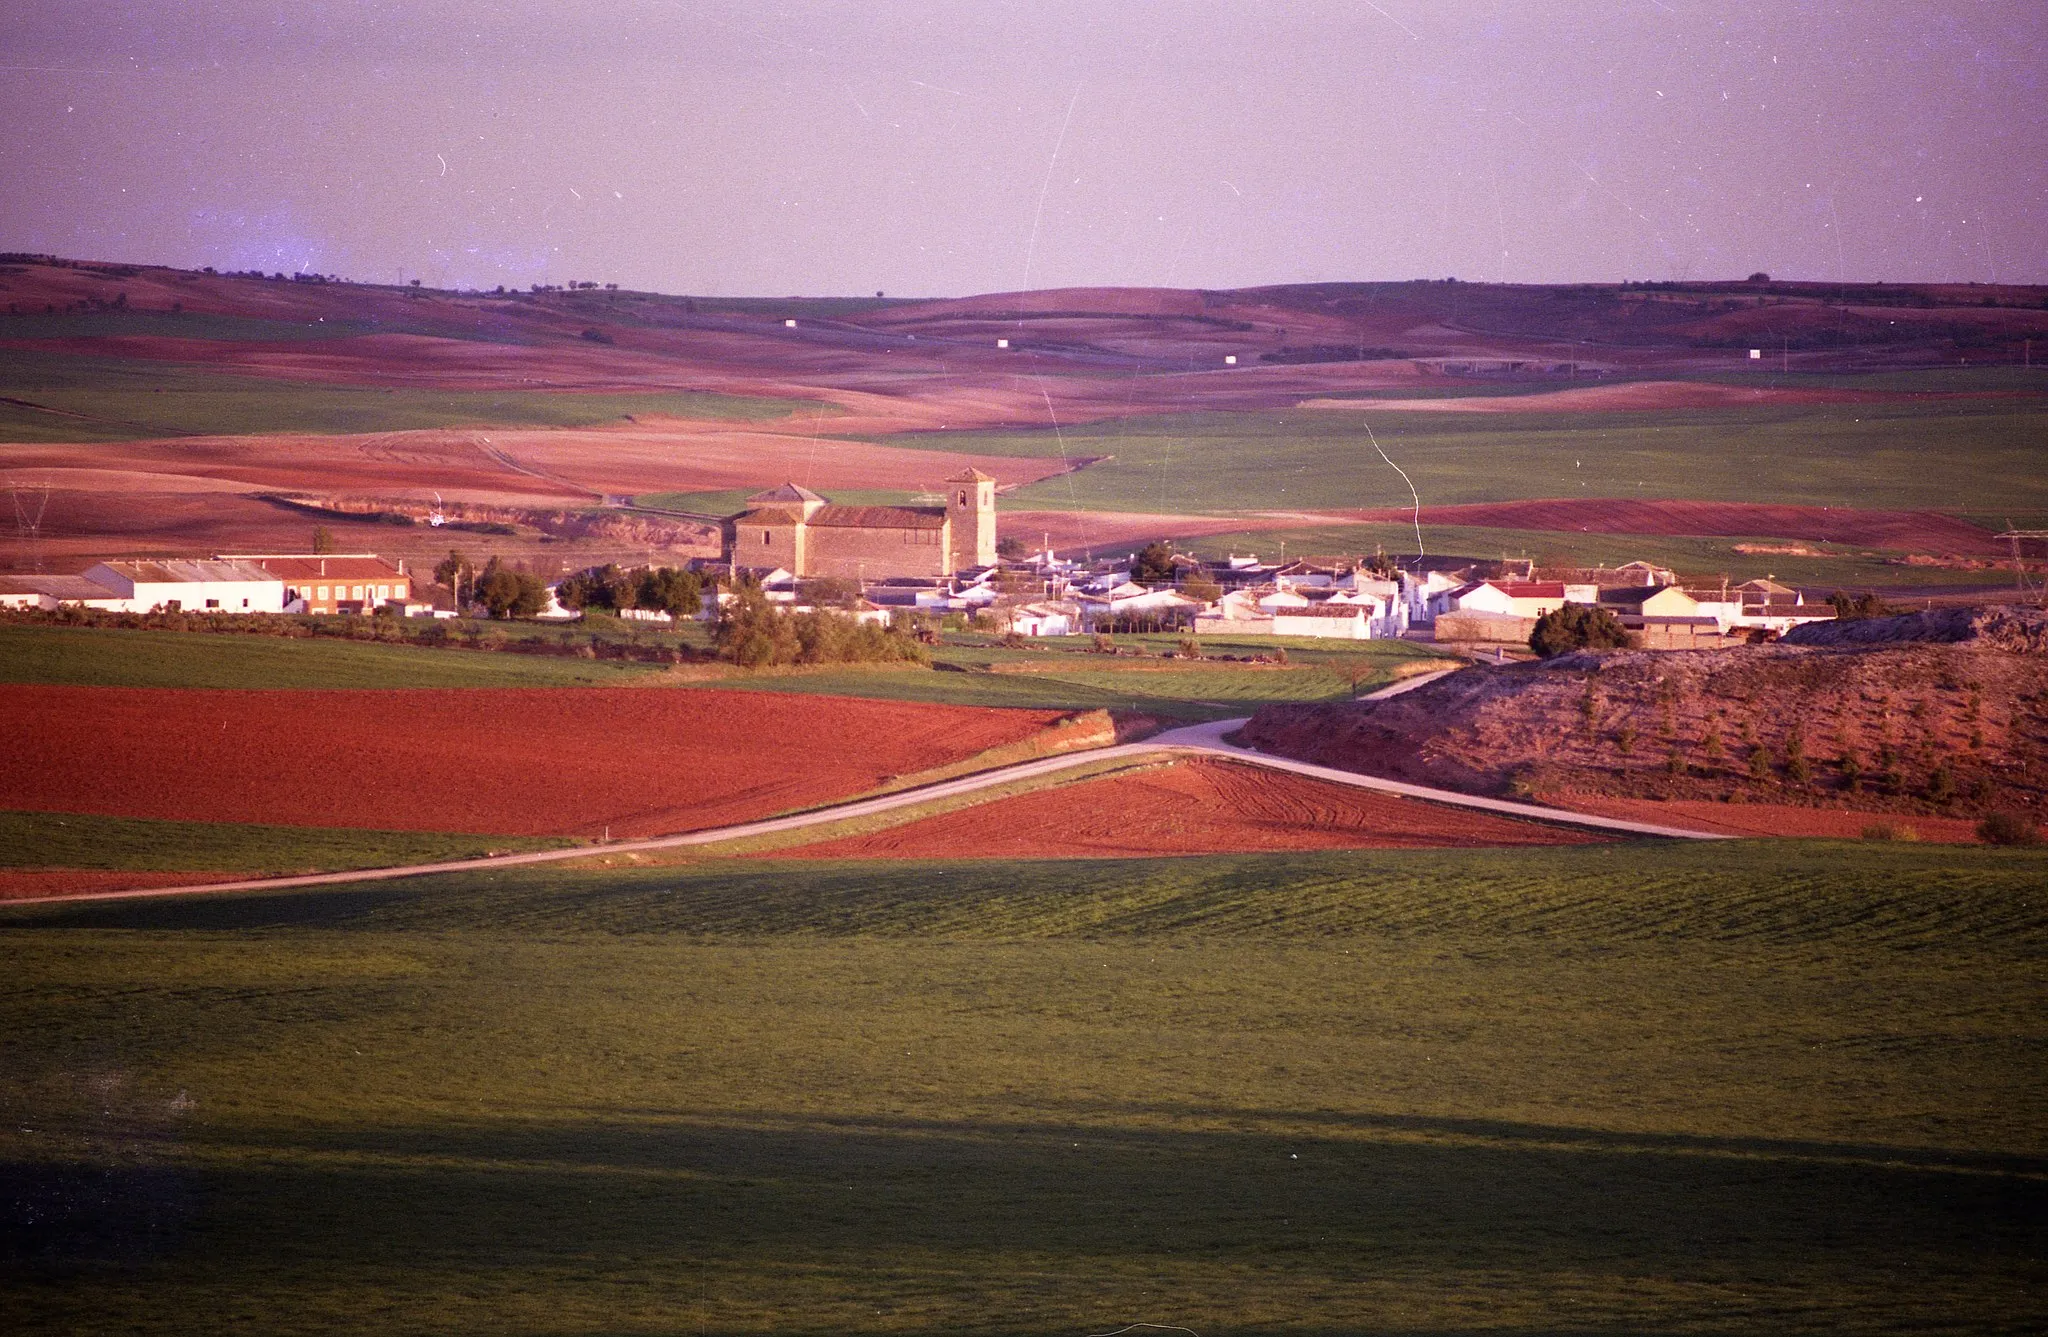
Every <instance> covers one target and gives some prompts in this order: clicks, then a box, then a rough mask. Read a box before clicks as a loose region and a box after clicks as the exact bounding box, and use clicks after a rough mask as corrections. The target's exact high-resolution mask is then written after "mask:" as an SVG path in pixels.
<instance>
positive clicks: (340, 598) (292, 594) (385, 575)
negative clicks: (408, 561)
mask: <svg viewBox="0 0 2048 1337" xmlns="http://www.w3.org/2000/svg"><path fill="white" fill-rule="evenodd" d="M222 560H224V561H234V562H246V563H248V564H249V565H251V566H255V567H259V568H261V569H262V570H263V571H264V572H266V573H267V574H268V575H269V576H271V577H272V578H274V579H277V580H281V581H283V582H284V587H285V595H284V602H285V605H286V606H287V607H288V608H290V611H292V612H294V613H368V612H372V611H374V610H375V609H377V608H379V607H382V606H383V605H384V604H387V603H393V602H397V603H405V602H407V601H408V600H410V599H411V597H412V578H411V577H410V576H408V575H406V573H405V568H404V567H403V566H393V565H392V564H391V563H390V562H387V561H385V560H384V559H383V558H382V557H379V556H377V555H376V554H375V553H369V552H347V553H236V554H233V555H232V556H229V557H225V558H223V559H222ZM293 604H300V605H303V606H302V607H290V606H291V605H293ZM271 611H273V612H275V611H277V610H275V609H273V610H271Z"/></svg>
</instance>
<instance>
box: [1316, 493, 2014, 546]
mask: <svg viewBox="0 0 2048 1337" xmlns="http://www.w3.org/2000/svg"><path fill="white" fill-rule="evenodd" d="M1342 514H1343V515H1344V517H1345V518H1346V519H1351V520H1361V521H1367V522H1371V523H1380V524H1406V523H1407V522H1408V519H1409V516H1410V514H1411V512H1409V511H1407V510H1403V509H1400V508H1383V509H1380V510H1371V511H1345V512H1342ZM1422 519H1423V522H1424V523H1425V524H1439V525H1474V526H1478V527H1481V528H1486V529H1553V530H1578V531H1580V532H1585V533H1593V534H1690V535H1699V536H1706V537H1715V536H1720V537H1737V536H1740V537H1753V538H1786V539H1803V540H1805V541H1807V542H1809V543H1856V544H1866V545H1868V546H1870V547H1873V548H1910V549H1913V550H1915V551H1918V552H1929V551H1933V552H1954V553H1974V554H1980V555H1985V554H1996V553H1999V552H2002V551H2003V549H2002V548H2000V547H1999V545H1998V543H1997V541H1996V540H1995V539H1994V538H1993V536H1992V534H1991V531H1989V530H1986V529H1979V528H1978V527H1977V526H1976V525H1973V524H1971V523H1969V522H1968V521H1966V520H1958V519H1956V518H1955V517H1954V516H1950V515H1939V514H1937V513H1935V512H1933V511H1859V510H1851V509H1848V508H1846V507H1831V506H1768V505H1760V504H1756V503H1751V502H1739V501H1635V500H1630V499H1624V498H1604V497H1603V498H1595V499H1580V498H1560V499H1556V500H1532V501H1503V502H1486V503H1481V504H1477V505H1471V506H1431V507H1426V508H1425V509H1424V510H1423V512H1422Z"/></svg>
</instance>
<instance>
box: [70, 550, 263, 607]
mask: <svg viewBox="0 0 2048 1337" xmlns="http://www.w3.org/2000/svg"><path fill="white" fill-rule="evenodd" d="M84 578H85V579H86V580H89V581H91V582H92V583H93V584H95V585H98V586H101V587H102V588H104V589H105V590H106V591H107V593H108V595H109V596H110V598H111V600H112V602H101V601H98V600H94V601H93V604H94V606H95V607H100V608H113V609H115V610H117V611H119V612H123V613H149V612H154V611H156V610H157V609H162V610H164V611H165V612H186V613H282V612H283V611H284V582H283V581H282V580H279V579H278V578H277V577H276V576H273V575H271V574H270V573H269V572H268V571H265V570H264V569H263V568H262V567H260V566H257V565H255V564H254V563H251V562H241V561H224V560H205V559H201V558H167V559H164V560H161V561H138V562H101V563H99V564H97V565H96V566H93V567H91V568H89V569H88V570H87V571H86V572H85V576H84Z"/></svg>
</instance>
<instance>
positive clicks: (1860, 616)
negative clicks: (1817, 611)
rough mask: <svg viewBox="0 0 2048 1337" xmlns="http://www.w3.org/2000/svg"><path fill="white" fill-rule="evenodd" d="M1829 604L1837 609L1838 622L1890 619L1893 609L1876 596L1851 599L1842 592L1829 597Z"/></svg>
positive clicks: (1868, 595) (1861, 596)
mask: <svg viewBox="0 0 2048 1337" xmlns="http://www.w3.org/2000/svg"><path fill="white" fill-rule="evenodd" d="M1828 602H1829V603H1831V604H1833V605H1834V607H1835V620H1836V621H1838V622H1862V621H1865V620H1867V619H1869V618H1873V617H1890V616H1891V615H1892V612H1893V610H1892V608H1891V606H1890V605H1888V604H1886V603H1885V601H1884V600H1882V599H1880V598H1878V597H1877V596H1876V595H1875V594H1859V595H1855V596H1854V597H1851V596H1850V595H1847V594H1844V593H1843V592H1842V591H1840V590H1836V591H1835V592H1834V593H1833V594H1831V595H1829V596H1828Z"/></svg>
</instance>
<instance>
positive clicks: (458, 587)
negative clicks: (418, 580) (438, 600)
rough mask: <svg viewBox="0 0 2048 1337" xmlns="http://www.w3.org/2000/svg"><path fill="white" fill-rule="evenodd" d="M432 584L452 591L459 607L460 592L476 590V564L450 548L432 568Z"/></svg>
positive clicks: (466, 556) (465, 555)
mask: <svg viewBox="0 0 2048 1337" xmlns="http://www.w3.org/2000/svg"><path fill="white" fill-rule="evenodd" d="M434 583H435V584H437V585H446V586H447V587H448V588H449V589H451V590H453V591H454V592H455V602H456V604H457V606H458V607H459V606H460V605H461V603H462V591H463V590H464V589H468V590H470V591H471V592H472V593H473V592H474V591H475V589H476V564H475V563H474V562H471V561H470V560H469V556H468V554H466V553H463V552H461V551H459V550H457V549H455V548H450V549H449V550H448V555H447V556H446V557H443V558H442V559H441V560H440V562H439V563H438V564H437V565H436V566H435V567H434Z"/></svg>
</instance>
